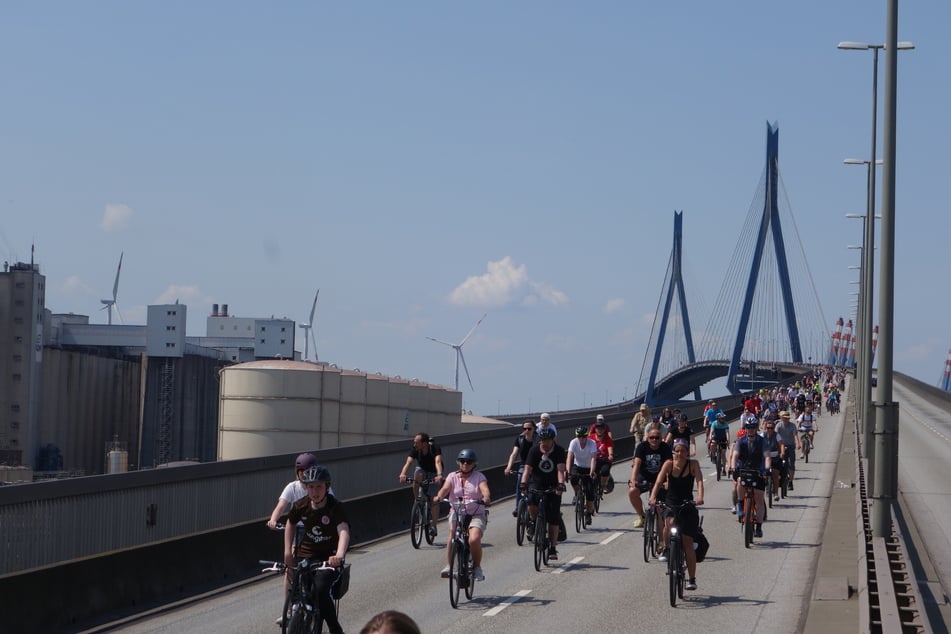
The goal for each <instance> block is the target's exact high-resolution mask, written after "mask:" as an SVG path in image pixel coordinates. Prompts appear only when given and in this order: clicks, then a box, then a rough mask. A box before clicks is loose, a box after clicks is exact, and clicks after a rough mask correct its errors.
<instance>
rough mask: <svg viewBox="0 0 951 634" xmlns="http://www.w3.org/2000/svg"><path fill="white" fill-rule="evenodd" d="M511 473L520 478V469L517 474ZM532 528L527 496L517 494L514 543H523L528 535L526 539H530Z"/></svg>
mask: <svg viewBox="0 0 951 634" xmlns="http://www.w3.org/2000/svg"><path fill="white" fill-rule="evenodd" d="M512 475H516V476H517V477H519V478H521V475H522V471H521V469H520V470H519V471H518V474H515V473H514V472H513V474H512ZM534 530H535V529H534V525H533V524H532V516H531V514H530V513H529V512H528V498H527V497H526V496H524V495H519V498H518V506H516V507H515V543H516V544H518V545H519V546H521V545H522V544H524V543H525V538H526V537H528V541H532V534H533V532H534Z"/></svg>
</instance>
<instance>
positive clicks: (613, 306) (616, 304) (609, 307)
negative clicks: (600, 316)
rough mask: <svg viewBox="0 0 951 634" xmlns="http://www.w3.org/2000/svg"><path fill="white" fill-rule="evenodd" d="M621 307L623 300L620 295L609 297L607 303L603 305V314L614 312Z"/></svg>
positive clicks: (622, 306)
mask: <svg viewBox="0 0 951 634" xmlns="http://www.w3.org/2000/svg"><path fill="white" fill-rule="evenodd" d="M622 308H624V300H623V299H621V298H620V297H615V298H613V299H609V300H608V303H607V304H605V305H604V312H605V314H607V315H610V314H611V313H616V312H617V311H619V310H621V309H622Z"/></svg>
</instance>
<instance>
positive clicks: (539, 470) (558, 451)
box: [522, 429, 567, 560]
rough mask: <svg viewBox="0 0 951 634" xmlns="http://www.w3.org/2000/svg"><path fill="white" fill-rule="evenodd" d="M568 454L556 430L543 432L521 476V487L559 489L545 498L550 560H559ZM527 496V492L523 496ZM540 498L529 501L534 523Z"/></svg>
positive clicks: (530, 452)
mask: <svg viewBox="0 0 951 634" xmlns="http://www.w3.org/2000/svg"><path fill="white" fill-rule="evenodd" d="M566 459H567V452H566V451H565V449H564V447H562V446H560V445H557V444H555V430H554V429H544V430H541V431H539V432H538V444H537V445H535V446H534V447H532V448H531V450H529V452H528V458H527V459H526V460H525V471H524V473H522V486H523V487H524V488H528V486H529V483H531V485H532V487H533V488H536V489H547V488H549V487H556V493H557V494H556V495H547V496H545V497H544V499H543V502H544V504H545V517H546V518H547V521H548V536H549V539H550V543H551V546H550V547H549V549H548V558H549V559H553V560H557V559H558V549H557V548H556V546H557V545H558V529H559V527H560V526H561V494H562V493H564V491H565V461H566ZM523 493H524V492H523ZM538 497H539V496H537V495H535V494H532V496H531V497H529V499H528V503H529V506H528V512H529V514H530V515H531V516H532V522H534V521H535V518H536V517H538Z"/></svg>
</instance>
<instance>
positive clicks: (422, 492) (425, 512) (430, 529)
mask: <svg viewBox="0 0 951 634" xmlns="http://www.w3.org/2000/svg"><path fill="white" fill-rule="evenodd" d="M435 482H436V481H435V480H433V479H431V478H427V479H425V480H423V481H422V482H420V483H419V488H418V489H417V491H416V499H414V500H413V508H412V510H411V511H410V516H409V517H410V520H409V524H410V529H409V538H410V541H412V542H413V548H419V546H420V544H422V543H423V538H424V537H425V538H426V543H427V544H429V545H430V546H432V544H433V541H435V539H436V526H435V522H434V520H433V511H432V507H431V506H430V500H429V495H428V494H427V491H428V490H429V485H430V484H434V483H435Z"/></svg>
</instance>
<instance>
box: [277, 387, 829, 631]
mask: <svg viewBox="0 0 951 634" xmlns="http://www.w3.org/2000/svg"><path fill="white" fill-rule="evenodd" d="M842 387H843V378H842V375H841V374H840V373H839V372H836V371H834V370H829V371H826V372H820V371H817V372H816V373H815V374H814V375H813V376H809V377H806V379H805V380H804V381H802V383H801V384H796V385H794V386H792V387H789V388H779V387H777V388H773V389H772V390H768V391H767V390H763V391H760V392H756V393H752V394H750V395H749V397H748V398H747V399H746V400H745V401H744V404H743V405H744V407H743V413H742V414H741V415H740V423H741V429H740V430H739V431H738V433H737V434H736V437H735V438H734V439H733V442H732V445H731V439H730V437H729V429H730V425H729V422H728V421H727V416H726V414H725V413H724V411H723V410H722V409H721V408H719V407H718V406H717V403H716V401H709V402H708V404H707V407H706V408H705V410H704V414H703V418H702V423H703V428H704V432H705V433H704V441H705V446H706V448H707V452H708V455H709V456H710V458H711V460H713V459H714V456H715V454H716V452H717V451H718V449H720V448H722V449H723V450H724V452H725V453H726V451H727V450H728V455H729V459H728V465H729V468H730V470H731V472H732V474H733V477H734V484H733V502H734V503H733V508H732V512H733V513H735V514H737V515H738V516H740V517H742V515H743V512H744V510H743V507H742V505H741V503H740V500H742V499H743V497H744V496H745V494H746V490H745V488H744V487H743V485H742V484H741V483H740V482H739V476H738V474H739V473H740V472H741V471H751V470H752V471H756V472H757V473H758V474H759V477H758V478H756V479H755V481H753V482H752V489H753V491H752V494H753V497H754V500H755V507H756V515H755V517H754V518H753V523H754V531H755V535H756V536H757V537H762V534H763V533H762V524H763V521H764V517H763V514H764V512H765V508H766V505H765V503H764V502H765V499H764V495H765V493H764V492H765V490H766V488H767V487H766V478H767V477H770V478H773V485H774V487H773V491H778V490H779V478H780V476H781V474H782V475H783V476H784V477H786V478H787V480H786V481H787V482H788V488H789V489H790V490H792V489H793V488H794V484H793V482H794V480H795V464H796V455H797V453H798V452H799V451H801V449H802V443H803V442H810V443H812V442H814V439H815V434H816V432H818V430H819V426H818V416H819V411H820V409H821V403H822V397H823V395H825V399H826V403H827V406H828V407H829V410H830V411H834V410H833V408H837V407H838V399H839V394H840V391H841V389H842ZM830 402H831V403H832V405H828V404H829V403H830ZM835 411H837V410H835ZM630 430H631V433H632V434H633V435H634V437H635V439H637V440H638V442H636V445H635V449H634V457H633V462H632V465H631V476H630V480H629V481H628V498H629V501H630V504H631V506H632V508H633V510H634V512H635V514H636V517H635V519H634V527H635V528H641V527H643V526H644V519H645V511H644V502H643V497H642V496H644V495H645V494H647V496H648V500H649V501H648V503H649V504H650V505H652V506H654V505H662V506H663V509H664V514H663V517H664V518H665V521H664V523H663V526H662V528H661V530H662V531H663V542H664V544H666V543H668V540H669V529H670V527H671V525H672V524H673V523H674V522H676V523H677V526H678V527H679V530H680V534H681V535H682V538H683V543H684V552H685V555H686V565H687V573H688V577H689V578H688V581H687V583H686V585H685V588H686V589H687V590H695V589H696V588H697V584H696V563H697V562H696V557H695V553H694V548H693V541H694V540H695V539H697V538H698V536H699V534H700V533H701V532H702V531H701V530H700V526H699V514H698V513H697V510H696V506H700V505H702V504H703V497H704V486H703V475H702V472H701V467H700V462H699V461H698V460H697V459H696V455H697V453H698V451H697V447H696V443H695V441H694V435H693V431H692V430H691V428H690V425H689V421H688V418H687V416H686V415H685V414H683V413H681V412H679V411H678V410H675V409H671V408H665V409H664V410H663V412H662V413H661V414H659V415H652V414H651V411H650V408H649V407H648V406H647V405H641V406H640V408H639V410H638V411H637V413H636V414H635V415H634V417H633V419H632V420H631V425H630ZM414 462H415V468H414V469H413V471H412V473H410V468H411V467H413V464H414ZM613 462H614V440H613V436H612V434H611V430H610V427H609V426H608V425H607V423H606V421H605V420H604V417H603V416H602V415H598V416H597V419H596V420H595V421H594V422H593V423H591V424H590V425H580V426H578V427H577V428H576V429H575V430H574V437H573V438H572V439H571V441H570V442H569V443H567V446H563V445H561V444H559V443H558V441H557V429H556V427H555V425H554V424H553V423H552V422H551V417H550V415H549V414H547V413H545V414H542V415H541V416H540V418H539V421H538V422H537V423H536V422H535V421H533V420H531V419H526V420H525V421H523V423H522V425H521V429H520V433H519V434H518V435H517V437H516V438H515V442H514V443H513V446H512V451H511V454H510V455H509V458H508V462H507V464H506V466H505V469H504V472H505V474H506V475H515V476H516V477H517V484H516V490H515V493H516V499H515V505H516V506H515V508H516V509H517V508H518V505H519V502H520V500H521V499H522V498H523V497H527V500H528V509H529V515H530V522H532V523H533V522H534V520H535V518H536V517H537V514H538V508H539V505H545V517H546V518H547V519H546V521H547V522H548V534H549V538H550V542H549V543H550V548H549V551H548V558H549V560H557V559H558V550H557V545H558V543H559V540H558V538H559V533H560V532H561V531H562V530H563V527H564V524H563V521H562V517H561V505H562V500H561V497H562V494H563V493H564V492H565V491H566V490H567V485H568V484H570V485H571V487H572V490H573V492H574V494H575V496H577V495H578V494H579V492H581V491H582V490H583V491H584V494H585V499H586V500H587V505H586V507H585V509H584V510H585V517H584V524H585V525H586V526H587V525H590V524H591V522H592V516H593V515H594V513H595V511H594V500H595V496H596V495H598V494H599V491H598V489H600V491H602V492H605V493H607V492H610V489H611V485H612V484H613V480H612V479H611V467H612V465H613ZM294 466H295V473H296V478H295V479H294V480H293V481H292V482H290V483H288V485H287V486H286V487H285V488H284V490H283V491H282V492H281V495H280V497H279V499H278V502H277V504H276V505H275V507H274V509H273V511H272V513H271V515H270V517H269V520H268V526H269V527H270V528H272V529H280V528H281V523H282V521H283V524H284V526H283V530H284V563H285V565H286V566H287V569H288V571H290V570H291V569H292V568H293V566H294V565H295V562H296V561H297V560H298V559H299V558H310V559H315V560H321V561H325V562H326V567H327V569H325V570H319V571H317V572H316V573H315V576H314V588H315V590H314V591H315V593H316V599H317V603H318V606H319V608H320V614H321V618H322V619H323V620H324V621H325V622H326V623H327V625H328V627H329V628H330V631H331V632H332V633H336V632H341V631H342V628H341V627H340V623H339V621H338V620H337V615H336V610H335V605H334V598H333V594H332V591H331V588H332V586H333V584H334V582H335V581H336V580H337V579H338V577H339V574H340V571H341V570H342V567H343V563H344V558H345V556H346V552H347V549H348V548H349V545H350V526H349V522H348V520H347V515H346V512H345V510H344V506H343V504H341V503H340V502H339V501H338V500H337V499H336V498H335V497H334V495H333V490H332V488H331V476H330V472H329V471H328V470H327V469H326V468H325V467H322V466H320V465H318V464H317V459H316V458H315V457H314V455H313V454H301V455H300V456H298V457H297V459H296V461H295V465H294ZM477 466H478V461H477V456H476V453H475V451H473V450H472V449H468V448H467V449H463V450H461V451H460V452H459V453H458V454H457V456H456V469H455V470H454V471H452V472H450V473H448V474H447V473H445V472H444V463H443V456H442V450H441V448H440V447H439V445H438V444H436V443H435V442H434V441H433V440H432V439H431V438H430V437H429V435H428V434H426V433H424V432H420V433H418V434H416V435H415V436H414V438H413V445H412V449H411V450H410V452H409V454H408V455H407V457H406V461H405V463H404V464H403V467H402V469H401V470H400V472H399V476H398V478H399V481H400V482H404V483H405V482H411V483H412V485H413V494H414V498H415V497H416V496H417V494H418V489H419V487H421V486H426V488H427V490H426V491H425V494H426V495H427V496H428V497H429V499H430V502H431V504H432V506H431V509H432V511H433V512H432V514H431V517H432V518H434V520H435V518H438V517H439V512H438V511H439V504H440V502H441V501H443V500H450V501H451V500H463V501H464V502H465V503H466V504H465V505H464V506H460V507H458V508H459V509H460V512H464V513H465V514H466V515H467V516H470V517H469V518H468V520H467V521H469V522H470V523H469V524H468V535H469V545H470V548H471V553H472V562H473V578H474V579H475V580H477V581H482V580H484V578H485V575H484V572H483V570H482V538H483V536H484V533H485V530H486V527H487V524H488V511H487V509H488V506H489V504H490V501H491V492H490V490H489V485H488V481H487V480H486V477H485V475H484V474H483V473H482V472H480V471H479V470H478V469H477ZM773 467H776V468H773ZM424 483H425V484H424ZM599 483H600V485H601V486H600V487H598V486H597V485H598V484H599ZM694 491H696V495H695V494H694ZM456 508H457V507H456V505H453V507H452V509H451V511H450V516H449V534H450V535H452V534H453V533H454V532H455V524H456V522H457V521H459V519H460V518H457V517H456V512H457V511H456ZM512 514H513V516H514V515H516V512H515V511H513V513H512ZM428 528H429V530H431V531H432V535H435V531H436V525H435V521H433V523H432V525H431V526H430V527H428ZM448 541H449V540H447V542H448ZM449 556H450V544H449V543H447V546H446V563H447V565H446V566H445V567H444V568H442V570H441V571H440V574H441V576H443V577H447V576H448V575H449V570H450V567H449V565H448V563H449V562H448V559H449ZM658 558H659V559H660V560H661V561H664V560H665V559H666V555H665V550H664V548H663V547H661V548H660V549H659V552H658ZM288 578H289V577H288ZM286 583H287V581H285V584H286ZM283 617H284V615H282V616H281V617H280V618H278V621H277V622H278V623H281V621H282V619H283Z"/></svg>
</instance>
